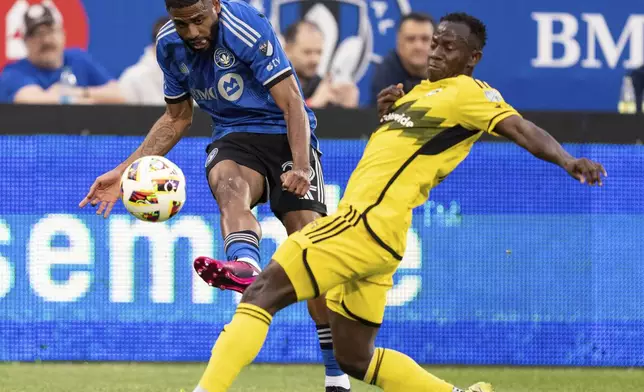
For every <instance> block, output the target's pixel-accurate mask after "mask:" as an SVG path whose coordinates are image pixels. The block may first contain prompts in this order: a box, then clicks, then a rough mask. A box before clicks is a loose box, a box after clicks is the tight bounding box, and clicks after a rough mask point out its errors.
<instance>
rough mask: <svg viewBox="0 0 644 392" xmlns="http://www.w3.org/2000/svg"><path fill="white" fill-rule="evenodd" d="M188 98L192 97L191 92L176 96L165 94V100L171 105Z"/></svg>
mask: <svg viewBox="0 0 644 392" xmlns="http://www.w3.org/2000/svg"><path fill="white" fill-rule="evenodd" d="M188 99H190V94H188V93H183V94H181V95H178V96H174V97H168V96H167V95H166V96H165V102H166V103H168V104H171V105H172V104H176V103H181V102H183V101H186V100H188Z"/></svg>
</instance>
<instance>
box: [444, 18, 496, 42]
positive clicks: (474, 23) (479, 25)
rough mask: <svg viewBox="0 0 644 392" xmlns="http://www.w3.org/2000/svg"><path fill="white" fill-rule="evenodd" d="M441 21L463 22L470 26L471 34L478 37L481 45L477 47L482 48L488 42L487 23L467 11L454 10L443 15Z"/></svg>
mask: <svg viewBox="0 0 644 392" xmlns="http://www.w3.org/2000/svg"><path fill="white" fill-rule="evenodd" d="M441 22H452V23H462V24H464V25H466V26H467V27H469V28H470V35H473V36H474V37H476V39H477V41H478V44H479V45H480V47H479V48H477V49H479V50H480V49H483V48H484V47H485V44H486V43H487V28H486V27H485V23H483V22H481V20H480V19H478V18H475V17H474V16H472V15H469V14H466V13H465V12H454V13H451V14H447V15H445V16H443V17H442V18H441Z"/></svg>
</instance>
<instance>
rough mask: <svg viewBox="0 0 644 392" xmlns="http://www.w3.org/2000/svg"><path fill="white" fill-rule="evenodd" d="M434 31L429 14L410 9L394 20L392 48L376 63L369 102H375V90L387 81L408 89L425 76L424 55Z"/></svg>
mask: <svg viewBox="0 0 644 392" xmlns="http://www.w3.org/2000/svg"><path fill="white" fill-rule="evenodd" d="M432 35H434V19H432V17H431V16H430V15H427V14H423V13H419V12H412V13H409V14H407V15H405V16H404V17H403V18H402V19H401V20H400V23H399V24H398V34H397V36H396V49H394V50H392V51H391V52H390V53H389V54H388V55H387V56H386V57H385V58H384V60H383V62H382V63H380V64H378V66H376V68H375V71H374V75H373V79H372V82H371V103H372V104H373V105H375V104H376V98H377V96H378V93H379V92H380V91H382V90H383V89H385V88H386V87H388V86H390V85H396V84H398V83H402V85H403V90H404V91H405V92H409V91H410V90H411V89H412V88H414V86H416V85H417V84H419V83H420V82H421V81H423V80H424V79H427V59H428V57H429V49H430V48H429V47H430V44H431V41H432Z"/></svg>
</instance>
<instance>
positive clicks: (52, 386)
mask: <svg viewBox="0 0 644 392" xmlns="http://www.w3.org/2000/svg"><path fill="white" fill-rule="evenodd" d="M204 367H205V365H203V364H140V363H132V364H128V363H117V364H113V363H97V364H95V363H91V364H85V363H35V364H34V363H0V391H1V392H75V391H79V392H179V391H180V390H181V389H183V390H184V391H185V392H192V389H193V388H194V385H195V384H196V383H197V381H198V380H199V377H200V376H201V372H202V370H203V369H204ZM428 370H430V371H431V372H432V373H434V374H435V375H437V376H439V377H441V378H444V379H446V380H448V381H450V382H454V383H456V385H457V386H461V387H467V386H468V385H470V384H472V383H474V382H476V381H481V380H486V381H490V382H492V383H493V384H494V385H495V387H496V391H497V392H555V391H556V392H604V391H605V392H609V391H610V392H613V391H637V390H642V388H644V369H612V368H611V369H605V368H603V369H602V368H527V367H525V368H520V367H513V368H504V367H430V368H428ZM323 374H324V370H323V368H322V367H321V366H300V365H297V366H296V365H284V366H279V365H253V366H251V367H249V368H248V369H246V370H244V372H243V373H242V374H241V375H240V377H239V378H238V380H237V381H236V383H235V384H234V386H233V388H231V391H234V392H241V391H244V392H260V391H261V392H273V391H275V392H277V391H280V392H285V391H288V392H291V391H294V392H309V391H310V392H321V391H323V390H324V388H322V387H321V385H322V383H323ZM352 382H353V391H355V392H367V391H377V390H379V389H377V388H373V387H368V386H365V385H364V384H362V383H360V382H358V381H355V380H352Z"/></svg>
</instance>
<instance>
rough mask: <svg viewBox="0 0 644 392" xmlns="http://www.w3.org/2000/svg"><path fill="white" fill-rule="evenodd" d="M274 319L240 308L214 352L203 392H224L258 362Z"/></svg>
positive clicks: (245, 306)
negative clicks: (249, 366)
mask: <svg viewBox="0 0 644 392" xmlns="http://www.w3.org/2000/svg"><path fill="white" fill-rule="evenodd" d="M272 320H273V317H271V315H270V314H269V313H268V312H267V311H265V310H264V309H262V308H260V307H257V306H255V305H250V304H245V303H242V304H239V306H238V307H237V311H236V312H235V315H234V316H233V319H232V321H231V322H230V323H228V324H226V326H225V327H224V329H223V331H222V332H221V334H220V335H219V338H218V339H217V342H216V343H215V346H214V347H213V349H212V356H211V357H210V362H208V367H207V368H206V371H205V372H204V374H203V376H202V377H201V381H199V386H200V387H201V389H202V390H204V392H224V391H226V390H228V388H229V387H230V385H231V384H232V383H233V381H235V379H236V378H237V375H238V374H239V372H240V371H241V370H242V369H243V368H244V367H245V366H247V365H250V363H251V362H253V360H254V359H255V357H256V356H257V354H258V353H259V350H260V349H261V348H262V345H263V344H264V340H266V335H267V334H268V327H269V326H270V324H271V321H272Z"/></svg>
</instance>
